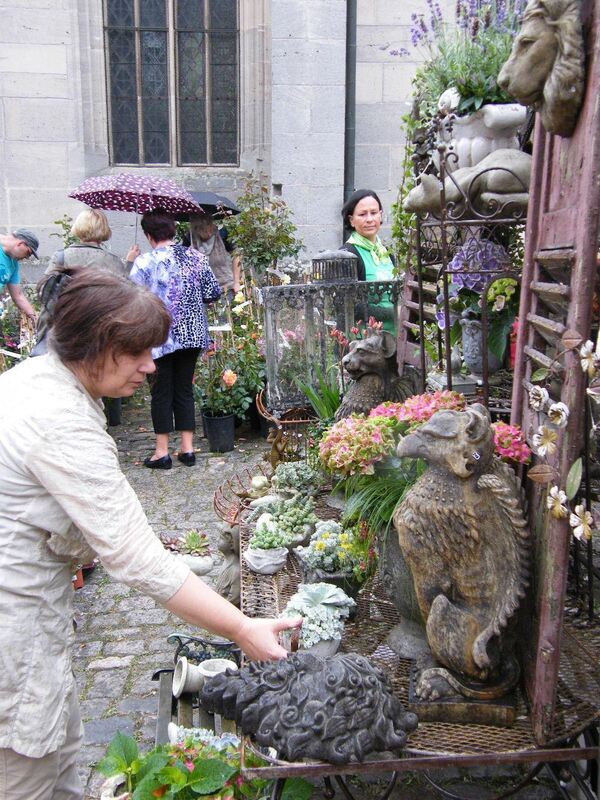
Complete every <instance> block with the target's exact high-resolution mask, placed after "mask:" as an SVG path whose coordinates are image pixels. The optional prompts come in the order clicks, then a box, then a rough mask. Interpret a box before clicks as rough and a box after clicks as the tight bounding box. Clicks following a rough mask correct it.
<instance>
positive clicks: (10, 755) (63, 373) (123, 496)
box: [0, 267, 298, 800]
mask: <svg viewBox="0 0 600 800" xmlns="http://www.w3.org/2000/svg"><path fill="white" fill-rule="evenodd" d="M169 324H170V317H169V314H168V312H167V311H166V309H165V307H164V305H163V303H162V302H161V301H160V300H159V299H158V298H157V297H156V296H155V295H153V294H152V293H151V292H149V291H148V290H146V289H144V288H142V287H140V286H137V285H136V284H134V283H132V282H131V281H129V280H127V279H125V278H122V277H119V276H116V275H114V274H111V273H109V272H108V271H106V270H98V269H95V268H93V267H92V268H89V267H88V268H82V269H78V270H73V272H72V274H71V276H70V278H69V280H68V282H67V285H66V286H65V287H62V288H61V294H60V297H59V298H58V301H57V303H56V307H55V309H54V314H53V325H52V329H51V333H50V346H51V351H50V353H49V354H47V355H44V356H40V357H39V358H33V359H28V360H27V361H25V362H24V363H23V364H21V365H19V366H17V367H15V368H13V369H11V370H9V371H8V372H6V373H4V374H3V375H1V376H0V797H2V798H3V800H42V799H43V800H81V798H83V792H82V788H81V785H80V782H79V778H78V776H77V769H76V757H77V751H78V749H79V746H80V743H81V722H80V717H79V711H78V703H77V690H76V686H75V683H74V680H73V673H72V669H71V652H70V651H71V645H72V643H73V638H74V633H73V625H72V618H73V615H72V596H73V591H72V587H71V575H72V562H73V561H74V560H75V561H79V562H81V561H89V560H90V558H91V557H93V556H97V557H99V558H100V560H101V561H102V563H103V564H104V566H105V568H106V570H107V571H108V572H109V574H110V575H112V576H113V577H114V578H115V579H116V580H118V581H123V582H124V583H127V584H128V585H130V586H134V587H135V588H137V589H139V590H140V591H142V592H145V593H146V594H148V595H150V596H151V597H153V598H154V599H155V600H156V601H158V602H159V603H161V604H162V605H164V606H165V607H166V608H167V609H169V610H170V611H172V612H173V613H175V614H177V615H179V616H180V617H182V619H185V620H187V621H188V622H191V623H192V624H195V625H198V626H200V627H202V628H207V629H208V630H211V631H214V632H218V633H219V634H221V635H223V636H226V637H227V638H229V639H232V640H233V641H235V642H237V643H238V644H239V646H240V647H241V648H242V649H243V650H244V652H245V653H246V654H247V655H248V656H249V657H250V658H260V659H267V658H282V657H284V656H285V651H284V649H283V648H282V647H281V646H280V644H279V643H278V633H279V631H281V630H283V629H284V628H286V627H290V621H289V620H287V621H283V620H261V619H250V618H248V617H246V616H245V615H244V614H242V612H241V611H239V610H238V609H236V608H235V607H234V606H232V605H231V604H230V603H228V602H227V601H226V600H224V599H223V598H221V597H220V596H219V595H217V594H216V593H215V592H213V591H212V589H210V588H209V587H208V586H207V585H206V584H204V583H203V582H202V581H201V580H200V579H199V578H197V577H196V576H195V575H193V574H192V573H191V572H190V570H189V568H188V567H187V566H185V565H184V564H182V563H181V562H180V561H178V560H177V559H175V558H174V557H173V555H172V554H170V553H169V552H167V551H166V550H165V549H164V548H163V546H162V544H161V542H160V540H159V539H158V538H157V537H156V535H155V534H154V533H153V531H152V529H151V528H150V526H149V524H148V521H147V519H146V515H145V514H144V512H143V510H142V507H141V505H140V503H139V501H138V499H137V497H136V495H135V493H134V491H133V489H132V488H131V486H130V485H129V483H128V482H127V480H126V478H125V476H124V475H123V473H122V472H121V470H120V467H119V462H118V456H117V450H116V447H115V444H114V441H113V440H112V438H111V437H110V436H109V435H108V433H107V432H106V430H105V420H104V414H103V411H102V404H101V401H100V398H101V397H103V396H105V397H124V396H128V395H131V394H133V392H134V391H135V390H136V389H137V388H138V387H139V386H141V384H142V383H143V382H144V380H145V379H146V376H147V375H148V373H151V372H153V370H154V362H153V359H152V352H151V348H152V347H153V346H157V345H159V344H161V343H162V342H163V341H164V339H165V338H166V336H167V333H168V330H169ZM297 623H298V621H292V623H291V626H294V625H296V624H297ZM23 642H25V643H26V646H21V645H20V644H19V643H23Z"/></svg>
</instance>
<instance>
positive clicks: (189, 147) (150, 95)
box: [105, 0, 239, 165]
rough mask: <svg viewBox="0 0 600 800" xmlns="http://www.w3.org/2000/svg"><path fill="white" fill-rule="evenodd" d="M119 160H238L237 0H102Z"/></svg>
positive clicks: (114, 159) (115, 151)
mask: <svg viewBox="0 0 600 800" xmlns="http://www.w3.org/2000/svg"><path fill="white" fill-rule="evenodd" d="M105 21H106V28H105V30H106V52H107V67H108V98H109V111H110V114H109V133H110V144H111V158H112V163H114V164H144V165H154V164H156V165H160V164H162V165H175V164H180V165H195V164H237V163H238V135H239V134H238V128H239V121H238V120H239V113H238V105H239V102H238V95H239V64H238V2H237V0H105Z"/></svg>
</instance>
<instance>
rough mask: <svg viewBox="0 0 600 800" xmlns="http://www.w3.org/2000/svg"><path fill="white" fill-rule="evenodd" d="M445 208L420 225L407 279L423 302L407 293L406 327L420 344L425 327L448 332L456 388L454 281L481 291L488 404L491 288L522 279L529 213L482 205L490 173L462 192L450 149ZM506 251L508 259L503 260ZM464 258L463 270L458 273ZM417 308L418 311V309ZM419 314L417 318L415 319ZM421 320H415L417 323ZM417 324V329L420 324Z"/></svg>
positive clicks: (443, 150) (447, 354)
mask: <svg viewBox="0 0 600 800" xmlns="http://www.w3.org/2000/svg"><path fill="white" fill-rule="evenodd" d="M438 156H439V181H440V206H439V210H438V211H436V212H433V211H432V212H429V213H427V214H425V215H423V216H421V217H420V218H419V219H418V221H417V267H416V274H415V275H413V276H409V277H408V278H407V289H408V291H409V292H410V290H411V288H412V289H416V290H417V298H418V303H417V304H415V303H414V301H411V300H410V299H408V302H407V296H406V294H407V293H406V292H405V302H404V308H403V311H402V316H401V325H402V326H403V328H404V329H408V330H409V331H410V332H412V335H413V339H414V341H415V343H416V342H417V341H418V340H420V342H421V343H423V342H424V341H425V324H426V323H427V322H429V323H435V322H436V321H437V322H439V323H441V326H442V327H443V333H438V337H437V341H438V366H439V368H440V369H441V370H443V371H445V377H446V384H447V386H448V388H449V389H451V388H452V386H453V382H456V381H455V379H454V368H453V364H452V359H453V350H452V342H451V328H452V325H453V323H454V322H455V315H454V314H453V311H452V304H453V296H452V293H451V291H450V284H451V282H452V278H455V279H456V280H457V282H458V281H460V282H462V283H463V285H467V286H469V285H471V286H475V285H476V286H477V288H478V291H480V293H481V325H482V353H483V371H482V377H481V387H480V391H479V393H480V395H481V397H482V400H483V402H484V403H485V404H486V405H489V402H490V380H489V378H490V365H489V348H488V340H489V322H490V319H489V309H488V302H487V298H488V292H489V289H490V287H491V285H492V284H493V283H494V282H495V281H496V280H498V279H499V278H513V279H515V280H517V281H519V280H520V265H519V264H518V258H515V255H514V252H510V251H515V250H516V249H518V242H519V241H520V239H521V238H522V234H523V230H524V224H525V213H526V209H525V207H524V206H523V205H522V204H521V203H518V202H516V201H515V200H514V199H513V198H511V197H509V198H508V199H503V198H502V196H501V195H496V196H494V197H489V196H486V198H485V200H482V197H481V194H480V187H481V180H482V178H483V176H484V175H485V174H486V173H488V172H491V171H492V170H491V169H484V170H481V171H480V172H477V173H476V174H474V175H473V177H472V178H471V179H470V180H469V182H468V185H467V186H466V188H461V187H460V186H459V185H458V183H457V181H456V179H455V178H454V176H453V173H452V170H451V169H450V168H449V167H450V166H452V165H454V164H455V162H456V159H457V157H456V154H455V153H454V152H453V150H452V149H451V148H448V147H447V146H446V145H440V146H439V147H438ZM494 171H497V172H502V173H506V174H507V175H510V176H511V177H512V180H513V182H514V183H516V184H517V185H520V187H522V190H523V192H526V188H527V187H526V186H525V185H524V184H523V182H522V181H521V180H520V178H519V177H518V176H517V175H515V174H514V172H512V171H511V170H509V169H506V168H502V169H498V168H496V170H494ZM446 179H447V180H448V181H451V182H452V184H453V185H454V187H455V188H456V190H457V191H458V193H459V199H458V200H452V201H446V191H447V188H446V185H445V181H446ZM502 249H504V251H505V257H502V256H499V255H498V253H501V250H502ZM460 259H462V261H463V266H462V267H458V268H457V266H456V265H457V263H458V262H459V260H460ZM438 298H441V307H442V309H443V314H442V315H440V314H439V313H438V312H437V308H436V304H437V302H438ZM415 306H416V308H415ZM415 312H416V314H415ZM415 317H416V318H415ZM415 323H416V324H415ZM419 358H420V366H421V370H422V372H423V374H424V375H425V374H426V371H427V363H426V352H425V348H424V346H423V345H421V346H420V348H419ZM506 405H507V404H506V403H505V404H504V407H499V408H497V409H496V410H497V411H499V412H504V413H506V412H507V411H508V409H507V408H506Z"/></svg>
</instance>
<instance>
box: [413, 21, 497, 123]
mask: <svg viewBox="0 0 600 800" xmlns="http://www.w3.org/2000/svg"><path fill="white" fill-rule="evenodd" d="M436 32H437V37H436V42H435V48H431V55H430V57H429V58H428V60H427V61H426V62H425V64H423V66H422V67H420V68H419V69H418V70H417V72H416V74H415V78H414V80H413V86H414V88H415V92H416V94H417V97H418V99H419V110H420V113H421V115H422V116H423V117H425V118H428V119H432V118H433V117H434V116H435V115H436V114H437V102H438V100H439V97H440V95H441V94H443V92H445V91H446V89H450V88H452V87H454V88H456V89H458V91H459V93H460V97H461V100H460V104H459V106H458V113H459V114H468V113H471V112H473V111H477V110H478V109H479V108H481V106H482V105H485V104H486V103H509V102H511V101H512V98H510V97H509V96H508V95H507V94H506V92H504V90H503V89H501V88H500V87H499V86H498V83H497V77H498V74H499V72H500V70H501V68H502V65H503V64H504V62H505V61H506V60H507V59H508V56H509V55H510V51H511V48H512V43H513V35H512V34H511V33H510V32H508V31H501V30H497V29H496V28H495V27H494V28H492V27H489V28H487V29H483V27H481V28H480V29H479V30H478V33H477V36H476V37H475V38H473V37H472V35H471V33H470V32H469V31H466V30H464V29H456V28H454V27H452V28H449V27H447V26H446V25H443V24H442V25H440V26H439V28H438V29H437V31H436Z"/></svg>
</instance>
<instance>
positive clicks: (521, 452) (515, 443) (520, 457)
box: [492, 422, 531, 464]
mask: <svg viewBox="0 0 600 800" xmlns="http://www.w3.org/2000/svg"><path fill="white" fill-rule="evenodd" d="M492 428H493V429H494V445H495V447H496V453H497V454H498V455H499V456H500V457H501V458H504V459H506V460H508V461H516V462H517V463H519V464H527V463H528V462H529V461H530V460H531V449H530V448H529V446H528V444H527V442H526V441H525V436H524V435H523V431H522V430H521V428H520V427H519V426H518V425H508V424H507V423H506V422H494V423H492Z"/></svg>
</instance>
